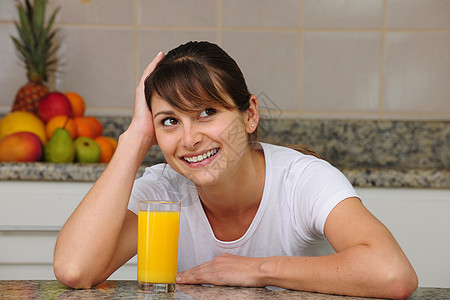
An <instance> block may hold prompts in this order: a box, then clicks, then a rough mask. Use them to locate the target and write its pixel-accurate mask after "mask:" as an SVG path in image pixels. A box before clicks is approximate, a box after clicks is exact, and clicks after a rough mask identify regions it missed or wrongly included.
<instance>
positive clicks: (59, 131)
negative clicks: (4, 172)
mask: <svg viewBox="0 0 450 300" xmlns="http://www.w3.org/2000/svg"><path fill="white" fill-rule="evenodd" d="M85 108H86V103H85V101H84V99H83V97H81V96H80V95H79V94H77V93H74V92H67V93H61V92H50V93H47V94H46V95H45V96H44V97H43V98H42V99H40V101H39V105H38V108H37V113H32V112H29V111H24V110H15V111H12V112H11V113H9V114H7V115H6V116H4V117H3V118H2V119H1V120H0V161H17V162H34V161H42V160H43V161H47V162H54V163H71V162H81V163H108V162H109V161H110V160H111V157H112V156H113V154H114V151H115V149H116V147H117V140H116V139H115V138H113V137H107V136H103V125H102V123H101V122H100V120H99V119H98V118H96V117H93V116H85V115H84V113H85Z"/></svg>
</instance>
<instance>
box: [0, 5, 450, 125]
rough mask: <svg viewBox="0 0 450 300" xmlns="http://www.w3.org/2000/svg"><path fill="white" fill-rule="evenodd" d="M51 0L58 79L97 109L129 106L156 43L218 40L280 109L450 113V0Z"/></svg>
mask: <svg viewBox="0 0 450 300" xmlns="http://www.w3.org/2000/svg"><path fill="white" fill-rule="evenodd" d="M49 3H50V5H49V9H53V8H54V7H56V6H57V5H60V6H61V11H60V14H59V18H58V22H57V23H56V26H57V27H59V28H60V29H61V35H60V39H61V40H62V47H61V51H60V54H61V62H60V64H59V65H58V67H59V69H60V70H61V73H58V74H57V77H56V88H58V89H62V90H69V89H70V90H75V91H78V92H80V93H81V94H82V95H84V96H85V97H86V100H87V102H88V112H89V111H92V112H95V113H99V114H109V113H110V112H118V111H121V112H126V113H127V114H128V113H129V112H130V111H131V110H132V98H133V94H134V93H133V92H134V89H135V86H136V84H137V81H138V80H139V78H140V75H141V72H142V70H143V69H144V67H145V66H146V65H147V64H148V63H149V62H150V61H151V60H152V58H153V57H154V56H155V55H156V54H157V52H158V51H160V50H163V51H165V52H167V51H168V50H169V49H172V48H174V47H176V46H178V45H180V44H182V43H185V42H187V41H189V40H208V41H211V42H217V43H219V44H220V45H222V46H223V48H224V49H225V50H226V51H227V52H229V53H230V55H231V56H232V57H234V58H235V59H236V60H237V62H238V64H239V65H240V66H241V68H242V70H243V72H244V75H245V77H246V79H247V83H248V85H249V88H250V90H251V91H252V92H253V93H255V94H260V95H261V97H260V99H263V100H264V101H265V102H266V104H264V105H265V106H266V107H269V106H270V105H271V104H270V103H271V102H273V103H274V105H272V106H276V107H275V108H274V107H272V109H275V110H276V109H279V110H280V111H282V112H283V113H282V115H281V116H280V117H287V116H294V117H295V116H299V115H300V116H301V117H311V118H314V117H323V118H343V117H348V118H390V119H392V118H401V119H408V118H411V119H427V118H431V119H438V118H440V119H450V111H449V109H450V108H449V107H450V105H448V103H447V102H448V99H450V92H449V89H448V83H447V78H448V77H449V73H450V67H449V65H450V62H449V55H448V53H449V52H448V49H450V42H449V29H450V0H320V1H319V0H277V1H274V0H245V1H240V0H49ZM383 13H385V14H386V15H385V16H383ZM302 17H303V20H302ZM383 18H384V20H385V21H386V24H385V25H386V28H384V27H383V25H384V24H383ZM16 19H17V12H16V8H15V1H13V0H0V40H2V41H3V42H2V43H1V44H0V88H1V90H2V94H1V96H0V113H1V112H5V111H9V109H10V106H11V104H12V101H13V98H14V96H15V93H16V92H17V90H18V89H19V88H20V86H22V85H23V84H24V83H25V82H26V77H25V70H24V69H23V67H22V66H21V65H20V62H19V60H18V58H17V56H16V54H15V50H14V47H13V44H12V42H11V40H10V37H9V35H10V34H12V33H15V30H14V25H13V20H16ZM302 37H303V38H302ZM384 37H385V39H384ZM300 47H302V48H301V49H300ZM382 47H384V48H382ZM382 89H383V90H382ZM261 93H264V94H261ZM264 101H261V102H264Z"/></svg>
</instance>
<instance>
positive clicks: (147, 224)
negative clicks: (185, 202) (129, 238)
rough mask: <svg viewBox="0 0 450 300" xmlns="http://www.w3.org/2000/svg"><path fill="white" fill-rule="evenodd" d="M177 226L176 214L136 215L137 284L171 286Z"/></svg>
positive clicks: (152, 212)
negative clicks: (164, 284)
mask: <svg viewBox="0 0 450 300" xmlns="http://www.w3.org/2000/svg"><path fill="white" fill-rule="evenodd" d="M179 225H180V212H179V211H178V212H175V211H139V215H138V266H137V268H138V275H137V280H138V281H140V282H150V283H175V280H176V276H177V258H178V232H179V227H180V226H179Z"/></svg>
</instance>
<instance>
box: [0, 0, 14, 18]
mask: <svg viewBox="0 0 450 300" xmlns="http://www.w3.org/2000/svg"><path fill="white" fill-rule="evenodd" d="M16 16H17V9H16V2H15V1H12V0H0V21H13V20H15V19H17V17H16Z"/></svg>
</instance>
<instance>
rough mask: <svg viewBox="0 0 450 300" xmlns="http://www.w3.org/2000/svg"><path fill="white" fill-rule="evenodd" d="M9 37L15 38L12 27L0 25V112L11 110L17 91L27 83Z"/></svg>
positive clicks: (14, 31) (22, 66)
mask: <svg viewBox="0 0 450 300" xmlns="http://www.w3.org/2000/svg"><path fill="white" fill-rule="evenodd" d="M10 35H14V36H17V33H16V30H15V28H14V26H12V25H0V40H1V41H2V42H1V43H0V91H1V93H0V112H5V111H10V110H11V106H12V104H13V102H14V98H15V96H16V93H17V91H18V90H19V89H20V87H22V86H23V85H24V84H26V83H27V77H26V70H25V66H24V65H23V63H22V61H21V60H20V59H19V56H17V53H16V51H15V48H14V44H13V42H12V40H11V38H10Z"/></svg>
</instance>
